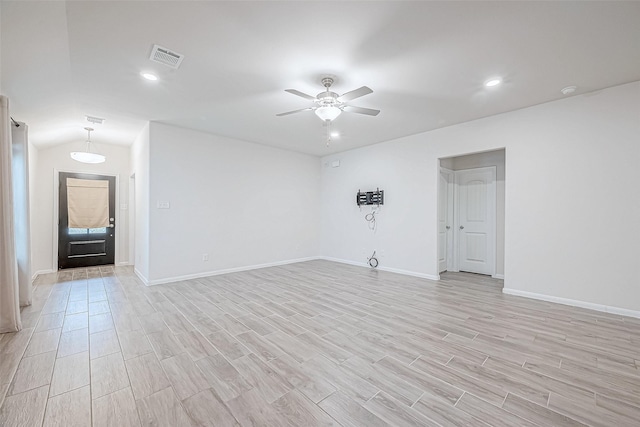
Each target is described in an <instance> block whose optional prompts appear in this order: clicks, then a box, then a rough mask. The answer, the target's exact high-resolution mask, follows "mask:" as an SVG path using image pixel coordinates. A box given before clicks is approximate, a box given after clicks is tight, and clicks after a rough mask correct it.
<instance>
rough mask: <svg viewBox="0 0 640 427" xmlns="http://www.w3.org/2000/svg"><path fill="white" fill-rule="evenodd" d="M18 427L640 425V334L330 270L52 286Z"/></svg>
mask: <svg viewBox="0 0 640 427" xmlns="http://www.w3.org/2000/svg"><path fill="white" fill-rule="evenodd" d="M36 284H37V286H36V287H35V298H34V303H33V305H32V306H30V307H27V308H25V309H24V310H23V312H22V315H23V321H24V329H23V330H22V331H21V332H18V333H14V334H4V335H0V425H2V426H29V427H30V426H40V425H46V426H54V425H57V426H65V427H69V426H76V425H77V426H90V425H93V426H118V427H120V426H140V425H154V426H156V425H158V426H165V425H166V426H172V427H175V426H191V425H194V426H195V425H202V426H237V425H241V426H315V425H322V426H329V425H343V426H367V427H369V426H383V425H392V426H405V425H410V426H458V425H465V426H467V425H468V426H484V425H492V426H536V425H537V426H559V425H592V426H616V427H621V426H638V425H640V371H639V370H638V367H639V365H640V320H638V319H632V318H625V317H620V316H615V315H609V314H603V313H599V312H593V311H588V310H582V309H576V308H571V307H567V306H562V305H556V304H552V303H546V302H540V301H533V300H527V299H523V298H518V297H512V296H506V295H503V294H502V293H501V288H500V287H501V283H500V282H499V281H496V280H493V279H488V278H486V277H483V276H477V275H470V274H461V273H457V274H455V273H448V274H444V275H443V276H442V280H440V281H438V282H433V281H429V280H423V279H417V278H412V277H407V276H400V275H396V274H392V273H385V272H381V271H375V270H370V269H364V268H359V267H352V266H346V265H342V264H335V263H331V262H327V261H312V262H305V263H299V264H292V265H287V266H282V267H274V268H266V269H262V270H254V271H249V272H243V273H235V274H228V275H224V276H215V277H209V278H204V279H197V280H189V281H184V282H178V283H173V284H168V285H161V286H153V287H145V286H143V285H142V284H141V283H140V282H139V280H138V279H137V278H136V277H135V276H134V274H133V272H132V270H131V268H128V267H121V268H120V267H118V268H113V267H102V268H92V269H77V270H67V271H63V272H60V273H57V274H50V275H44V276H40V277H39V278H38V279H37V283H36Z"/></svg>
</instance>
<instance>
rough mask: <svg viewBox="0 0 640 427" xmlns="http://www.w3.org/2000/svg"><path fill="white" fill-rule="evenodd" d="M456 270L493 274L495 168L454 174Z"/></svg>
mask: <svg viewBox="0 0 640 427" xmlns="http://www.w3.org/2000/svg"><path fill="white" fill-rule="evenodd" d="M455 175H456V183H457V190H458V191H457V193H458V197H457V200H458V203H457V220H458V222H457V227H458V229H457V234H458V269H459V270H460V271H468V272H471V273H480V274H489V275H493V274H495V264H496V263H495V246H496V244H495V240H496V234H495V229H496V168H495V167H487V168H478V169H467V170H461V171H456V172H455Z"/></svg>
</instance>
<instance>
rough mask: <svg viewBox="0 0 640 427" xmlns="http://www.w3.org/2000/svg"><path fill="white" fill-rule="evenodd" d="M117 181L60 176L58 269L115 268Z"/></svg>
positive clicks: (80, 174) (99, 176) (96, 176)
mask: <svg viewBox="0 0 640 427" xmlns="http://www.w3.org/2000/svg"><path fill="white" fill-rule="evenodd" d="M115 188H116V177H115V176H106V175H92V174H82V173H71V172H60V173H59V192H58V197H59V203H58V207H59V212H58V269H64V268H75V267H92V266H97V265H106V264H113V263H114V259H115V235H116V224H115Z"/></svg>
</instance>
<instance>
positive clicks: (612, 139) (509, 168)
mask: <svg viewBox="0 0 640 427" xmlns="http://www.w3.org/2000/svg"><path fill="white" fill-rule="evenodd" d="M639 135H640V82H635V83H630V84H627V85H622V86H617V87H613V88H609V89H606V90H602V91H598V92H595V93H589V94H585V95H581V96H575V97H571V98H568V99H564V100H561V101H556V102H551V103H547V104H542V105H538V106H534V107H531V108H527V109H523V110H518V111H514V112H510V113H506V114H501V115H497V116H492V117H488V118H485V119H481V120H476V121H473V122H468V123H463V124H460V125H456V126H451V127H448V128H443V129H438V130H435V131H431V132H426V133H422V134H419V135H414V136H410V137H406V138H401V139H398V140H395V141H390V142H386V143H382V144H377V145H374V146H370V147H365V148H361V149H357V150H353V151H349V152H345V153H340V154H336V155H332V156H327V157H325V158H323V159H322V162H323V164H330V162H331V161H332V160H338V159H339V160H340V161H341V165H340V167H339V168H332V167H330V166H329V167H324V168H323V169H322V200H321V206H322V233H321V235H322V245H321V248H322V249H321V250H322V254H323V255H324V256H327V257H333V258H339V259H343V260H347V261H351V262H363V261H366V257H365V254H366V253H367V252H370V251H371V250H372V249H378V250H379V251H383V252H384V256H383V257H382V258H381V260H380V262H381V266H387V267H391V268H395V269H400V270H406V271H410V272H413V273H416V274H421V275H426V276H433V277H435V276H437V270H438V269H437V226H436V224H437V183H438V159H439V158H442V157H453V156H460V155H463V154H466V153H473V152H480V151H488V150H496V149H501V148H506V159H507V160H506V161H507V164H506V194H505V215H506V218H505V291H506V292H518V293H524V294H527V295H532V296H546V297H555V298H562V299H570V300H578V301H582V302H586V303H593V304H598V305H601V306H607V307H617V308H622V309H627V310H635V311H640V285H639V284H638V283H639V282H640V273H639V271H638V268H637V263H638V256H639V255H640V221H638V218H640V192H639V191H637V188H638V182H640V168H639V167H638V165H637V163H638V159H640V143H639V140H638V136H639ZM376 186H378V187H380V188H381V189H384V190H385V206H384V207H383V209H382V212H381V213H380V214H379V216H378V224H379V229H378V233H377V234H376V235H372V234H371V233H370V231H369V230H368V229H367V227H366V223H365V221H364V219H362V216H363V214H364V212H359V211H358V208H357V207H356V205H355V201H354V198H355V194H356V192H357V190H358V189H359V188H360V189H362V190H371V189H374V188H375V187H376ZM379 253H380V252H379Z"/></svg>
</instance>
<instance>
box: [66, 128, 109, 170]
mask: <svg viewBox="0 0 640 427" xmlns="http://www.w3.org/2000/svg"><path fill="white" fill-rule="evenodd" d="M84 130H86V131H87V150H86V151H72V152H71V158H72V159H73V160H76V161H78V162H82V163H104V162H105V160H107V158H106V157H105V156H103V155H102V154H98V153H92V152H91V132H92V131H93V128H84Z"/></svg>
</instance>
